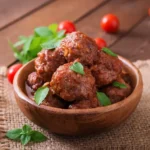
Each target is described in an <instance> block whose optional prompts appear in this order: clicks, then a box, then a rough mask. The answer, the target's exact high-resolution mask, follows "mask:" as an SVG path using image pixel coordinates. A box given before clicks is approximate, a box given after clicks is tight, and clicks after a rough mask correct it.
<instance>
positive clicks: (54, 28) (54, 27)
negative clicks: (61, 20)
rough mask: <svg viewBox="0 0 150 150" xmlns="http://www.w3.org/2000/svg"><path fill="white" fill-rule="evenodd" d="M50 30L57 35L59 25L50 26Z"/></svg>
mask: <svg viewBox="0 0 150 150" xmlns="http://www.w3.org/2000/svg"><path fill="white" fill-rule="evenodd" d="M48 28H49V29H50V31H52V32H53V33H56V32H57V29H58V24H57V23H53V24H50V25H49V26H48Z"/></svg>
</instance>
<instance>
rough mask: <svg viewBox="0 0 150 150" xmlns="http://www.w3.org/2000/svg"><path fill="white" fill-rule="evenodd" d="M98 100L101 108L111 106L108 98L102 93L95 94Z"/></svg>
mask: <svg viewBox="0 0 150 150" xmlns="http://www.w3.org/2000/svg"><path fill="white" fill-rule="evenodd" d="M96 95H97V98H98V100H99V101H100V103H101V104H102V105H103V106H107V105H111V101H110V99H109V97H108V96H107V95H106V94H105V93H103V92H97V93H96Z"/></svg>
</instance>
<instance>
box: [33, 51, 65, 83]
mask: <svg viewBox="0 0 150 150" xmlns="http://www.w3.org/2000/svg"><path fill="white" fill-rule="evenodd" d="M65 62H66V61H65V58H64V56H63V51H62V50H61V49H59V50H54V51H51V50H42V51H41V52H40V53H38V57H37V58H36V59H35V70H36V71H37V74H38V75H39V76H41V77H42V78H43V79H44V82H46V81H50V80H51V77H52V74H53V73H54V72H55V71H56V69H57V68H58V67H59V66H60V65H62V64H64V63H65Z"/></svg>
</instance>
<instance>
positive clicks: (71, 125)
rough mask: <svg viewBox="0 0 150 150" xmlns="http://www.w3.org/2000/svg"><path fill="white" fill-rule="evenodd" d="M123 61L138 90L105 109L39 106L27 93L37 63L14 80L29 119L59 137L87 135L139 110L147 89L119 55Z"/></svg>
mask: <svg viewBox="0 0 150 150" xmlns="http://www.w3.org/2000/svg"><path fill="white" fill-rule="evenodd" d="M119 59H120V60H121V61H122V62H123V64H124V67H125V69H126V70H127V72H128V73H129V74H130V77H131V79H132V84H133V86H134V90H133V92H132V94H131V95H130V96H128V97H127V98H126V99H124V100H122V101H120V102H118V103H115V104H112V105H109V106H105V107H97V108H92V109H76V110H71V109H61V108H54V107H49V106H44V105H41V106H38V105H37V104H36V103H35V102H34V101H32V100H31V99H30V98H29V97H28V96H27V95H26V92H25V81H26V79H27V76H28V74H29V73H31V72H32V71H33V70H34V61H31V62H29V63H27V64H26V65H24V66H23V67H22V68H21V69H20V70H19V71H18V72H17V74H16V76H15V79H14V93H15V97H16V101H17V104H18V106H19V108H20V109H21V111H22V112H23V113H24V115H25V116H26V117H27V118H28V119H29V120H31V121H33V122H34V123H35V124H37V125H39V126H41V127H44V128H47V129H48V130H49V131H50V132H53V133H57V134H63V135H85V134H91V133H99V132H102V131H104V130H106V129H109V128H112V127H115V126H117V125H119V124H120V123H122V122H123V121H124V120H126V119H127V118H128V117H129V116H130V115H131V113H132V112H133V111H134V110H135V108H136V106H137V104H138V103H139V101H140V98H141V94H142V89H143V82H142V77H141V74H140V72H139V70H138V69H137V68H136V67H135V66H134V65H133V64H132V63H131V62H129V61H128V60H126V59H125V58H123V57H120V56H119Z"/></svg>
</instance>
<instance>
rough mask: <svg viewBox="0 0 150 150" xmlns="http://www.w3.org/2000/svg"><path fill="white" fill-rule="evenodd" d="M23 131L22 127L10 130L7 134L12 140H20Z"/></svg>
mask: <svg viewBox="0 0 150 150" xmlns="http://www.w3.org/2000/svg"><path fill="white" fill-rule="evenodd" d="M21 132H22V129H14V130H9V131H8V132H7V133H6V136H7V137H8V138H9V139H12V140H18V138H19V137H20V134H21Z"/></svg>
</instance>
